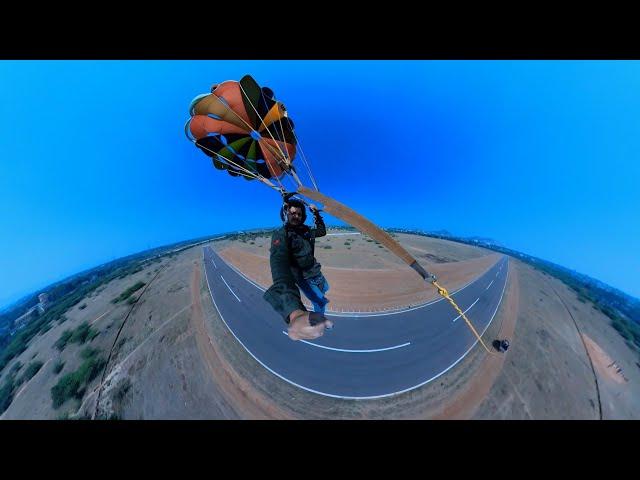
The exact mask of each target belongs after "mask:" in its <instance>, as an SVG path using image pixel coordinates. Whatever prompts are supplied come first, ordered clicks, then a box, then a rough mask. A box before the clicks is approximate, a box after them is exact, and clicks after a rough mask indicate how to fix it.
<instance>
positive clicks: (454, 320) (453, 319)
mask: <svg viewBox="0 0 640 480" xmlns="http://www.w3.org/2000/svg"><path fill="white" fill-rule="evenodd" d="M478 300H480V299H479V298H476V301H475V302H473V303H472V304H471V307H473V306H474V305H475V304H476V303H478ZM471 307H469V308H467V309H466V310H465V311H464V312H462V313H467V312H468V311H469V310H471ZM461 316H462V315H458V316H457V317H456V318H454V319H453V321H454V322H455V321H456V320H458V319H459V318H460V317H461Z"/></svg>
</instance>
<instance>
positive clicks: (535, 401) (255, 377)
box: [2, 235, 640, 419]
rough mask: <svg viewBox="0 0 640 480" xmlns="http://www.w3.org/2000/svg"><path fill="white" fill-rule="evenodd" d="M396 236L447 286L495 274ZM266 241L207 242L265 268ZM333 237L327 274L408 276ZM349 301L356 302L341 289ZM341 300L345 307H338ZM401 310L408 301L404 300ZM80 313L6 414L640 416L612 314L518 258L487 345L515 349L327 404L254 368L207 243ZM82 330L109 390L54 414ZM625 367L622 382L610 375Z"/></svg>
mask: <svg viewBox="0 0 640 480" xmlns="http://www.w3.org/2000/svg"><path fill="white" fill-rule="evenodd" d="M353 237H357V236H355V235H354V236H353ZM399 238H400V239H401V242H402V243H403V245H405V246H407V247H408V249H410V251H411V252H412V253H413V254H415V255H423V257H422V258H421V259H420V261H421V262H424V265H425V267H427V268H434V269H435V267H439V268H442V269H443V270H442V271H443V272H445V271H446V270H447V269H450V272H452V277H451V278H453V276H454V275H455V274H457V273H456V272H455V266H458V267H460V268H461V269H466V270H465V272H466V273H465V274H467V275H469V274H471V272H472V271H475V272H476V274H479V273H481V272H482V271H483V268H484V269H486V268H488V267H485V266H484V264H483V263H482V262H490V261H491V262H494V261H495V255H494V254H493V252H490V251H487V250H484V249H477V248H474V247H471V246H467V245H460V244H456V243H454V242H447V241H442V240H436V239H428V238H426V237H414V236H410V235H399ZM268 241H269V239H268V238H264V239H262V241H260V239H258V240H257V241H256V242H255V243H254V244H253V245H251V244H248V243H247V244H243V243H242V242H229V241H227V240H222V241H216V242H212V243H211V246H212V247H213V248H214V249H216V250H217V251H220V252H222V251H226V252H227V254H228V252H232V253H233V252H234V251H235V252H236V253H235V255H237V256H239V257H243V258H262V259H264V258H266V257H267V255H268ZM325 241H326V242H327V244H328V245H332V247H333V248H331V249H318V251H317V253H318V255H317V257H318V259H319V260H320V262H321V263H322V264H323V269H326V271H327V272H340V271H342V272H344V274H345V275H346V274H347V273H348V272H349V270H340V269H341V268H343V269H344V268H346V267H347V266H349V263H346V262H347V260H348V259H349V258H352V259H353V263H354V265H353V267H354V269H355V270H354V273H353V274H354V275H358V269H360V270H370V273H371V272H375V273H376V274H380V275H384V274H385V273H386V274H392V273H393V272H398V271H400V269H401V268H407V267H403V264H402V262H401V261H396V260H395V258H394V257H392V256H391V254H389V253H388V252H386V250H385V249H382V248H379V247H378V246H376V245H375V244H374V243H373V242H367V241H366V238H364V237H361V236H360V238H353V239H352V240H350V241H348V240H347V239H345V238H344V237H343V236H336V237H329V238H328V239H327V240H325ZM345 242H346V243H348V244H349V245H344V243H345ZM347 247H351V248H350V249H349V248H347ZM241 251H242V252H245V253H240V252H241ZM492 256H493V257H492ZM229 258H231V257H229ZM260 261H264V260H260ZM256 262H258V260H256ZM429 262H430V263H429ZM473 262H475V263H473ZM427 263H429V265H427ZM487 265H488V263H487ZM474 268H475V270H473V269H474ZM332 269H333V270H332ZM409 273H412V272H411V271H409ZM327 275H329V273H328V274H327ZM413 275H415V273H414V274H413ZM442 275H443V277H444V275H445V274H444V273H443V274H442ZM462 277H463V275H461V274H460V278H458V280H457V281H459V282H463V281H464V279H462ZM380 278H382V277H380ZM140 279H141V280H143V281H146V282H147V283H148V286H147V289H146V290H145V292H144V293H143V294H142V295H141V296H140V299H139V300H138V302H137V303H136V304H135V305H133V306H130V305H117V306H114V305H113V304H111V303H110V301H111V299H112V298H114V297H116V296H117V295H118V294H120V293H121V292H122V291H123V290H125V289H126V288H127V287H128V286H130V285H132V284H133V283H135V282H136V281H138V280H140ZM268 280H269V281H270V278H269V279H268ZM330 281H332V282H333V283H332V289H333V290H338V288H337V286H336V285H339V286H340V288H342V289H345V291H346V288H347V287H348V285H347V284H344V283H342V284H341V283H340V282H341V280H340V276H339V275H337V276H334V277H333V279H332V280H330ZM407 285H409V283H407ZM446 286H447V287H449V288H450V286H449V285H446ZM353 292H354V290H351V295H352V296H353V297H355V294H354V293H353ZM336 293H337V292H336ZM402 293H404V292H402V291H399V293H398V295H402ZM358 294H360V292H358ZM341 295H343V296H345V297H344V298H347V297H348V294H347V293H345V292H342V293H341ZM335 298H336V302H338V298H341V297H338V296H337V297H335ZM394 301H395V302H396V304H401V303H402V302H403V301H406V300H405V299H399V300H398V299H395V300H394ZM82 303H83V302H81V303H80V304H79V305H81V304H82ZM391 303H392V302H389V303H387V304H385V305H390V304H391ZM86 304H87V307H86V308H85V309H83V310H80V309H79V308H78V306H76V307H74V308H72V309H71V310H70V311H69V312H68V313H67V317H68V318H69V320H68V321H67V322H65V323H63V324H62V325H56V326H54V327H53V328H52V329H51V330H49V331H48V332H46V333H45V334H44V335H41V336H38V337H36V338H35V339H34V340H33V341H32V343H31V344H30V345H29V348H28V349H27V350H26V351H25V352H23V353H22V354H21V355H20V356H19V357H18V358H17V359H14V360H13V361H12V362H11V363H10V364H9V365H8V366H7V367H6V369H5V371H7V369H10V368H11V366H12V365H13V364H14V363H15V361H16V360H19V361H21V362H22V363H23V365H25V366H26V365H28V363H29V361H31V360H32V358H33V359H37V360H41V361H43V362H45V365H44V366H43V367H42V369H41V370H40V371H39V372H38V373H37V374H36V375H35V376H34V377H33V378H32V379H31V380H30V381H29V382H28V383H26V384H25V385H24V386H22V387H21V389H20V390H19V391H18V393H17V395H16V397H15V399H14V401H13V403H12V404H11V406H10V407H9V409H8V410H7V411H6V412H5V414H4V415H3V416H2V418H29V419H37V418H42V419H45V418H48V419H54V418H58V417H60V416H61V415H64V414H69V415H71V417H72V418H73V417H83V416H91V415H92V414H93V413H94V412H95V411H96V400H97V398H98V392H100V402H99V405H98V409H97V411H98V414H99V416H100V417H101V418H105V417H106V418H109V417H115V418H123V419H458V418H462V419H466V418H474V419H574V418H575V419H595V418H600V416H602V418H605V419H610V418H612V419H613V418H640V391H639V386H640V368H638V367H639V364H638V363H636V362H639V361H640V360H638V354H637V352H634V351H632V350H630V348H629V347H628V346H627V345H626V343H625V342H624V340H623V339H622V338H621V337H620V336H619V334H618V333H617V332H616V331H615V330H614V329H613V328H612V327H611V326H610V324H609V321H608V318H606V317H605V316H604V315H603V314H602V313H601V312H599V311H597V310H595V309H594V308H593V306H592V305H591V304H589V303H581V302H580V301H578V299H577V296H576V294H575V293H574V292H573V291H572V290H570V289H569V288H567V287H566V286H565V285H564V284H563V283H561V282H560V281H558V280H556V279H554V278H552V277H549V276H548V275H546V274H544V273H542V272H539V271H537V270H535V269H534V268H532V267H530V266H528V265H526V264H524V263H522V262H520V261H519V260H516V259H510V262H509V279H508V282H507V286H506V288H505V292H504V297H503V300H502V303H501V305H500V308H499V309H498V311H497V313H496V316H495V318H494V321H493V322H492V325H491V327H490V328H489V329H488V330H487V332H486V333H485V336H484V338H487V339H491V338H497V337H499V338H502V337H507V338H509V339H510V340H511V348H510V349H509V351H508V352H507V353H506V354H505V355H501V356H498V357H493V356H489V355H487V354H486V352H484V351H483V350H482V349H481V348H480V347H479V346H476V347H475V348H474V349H473V350H472V351H471V352H470V353H469V354H468V355H467V357H465V359H464V360H463V361H461V362H460V363H459V364H458V365H456V367H454V368H452V369H451V370H450V371H448V372H447V373H446V374H444V375H442V376H441V377H439V378H437V379H436V380H434V381H432V382H430V383H429V384H427V385H425V386H423V387H421V388H418V389H415V390H412V391H410V392H406V393H404V394H400V395H397V396H394V397H388V398H383V399H378V400H361V401H356V400H338V399H332V398H328V397H322V396H320V395H316V394H313V393H310V392H306V391H303V390H300V389H298V388H296V387H294V386H292V385H290V384H288V383H286V382H284V381H282V380H280V379H279V378H277V377H275V376H274V375H272V374H271V373H270V372H268V371H267V370H266V369H264V368H263V367H262V366H261V365H259V364H258V363H257V362H256V361H255V360H254V359H253V358H252V357H251V356H250V355H249V354H248V353H247V352H246V351H245V350H244V348H243V347H242V346H241V345H240V344H239V343H238V342H237V341H236V340H235V338H234V337H233V335H232V334H231V333H230V332H229V330H228V329H227V327H226V326H225V325H224V323H223V322H222V320H221V319H220V318H219V317H218V315H217V312H216V310H215V308H214V306H213V303H212V301H211V297H210V295H209V291H208V288H207V285H206V280H205V278H204V270H203V266H202V247H201V246H199V247H194V248H191V249H188V250H185V251H183V252H181V253H179V254H177V255H176V256H174V257H171V258H164V259H163V260H162V261H161V262H160V263H156V264H152V265H151V266H149V267H148V268H146V269H145V270H143V271H141V272H138V273H136V274H134V275H131V276H130V277H127V278H124V279H118V280H114V281H113V282H111V283H110V284H108V285H107V286H106V287H105V288H104V289H102V290H101V291H99V292H97V293H96V294H95V295H93V296H91V297H89V298H87V299H86ZM344 305H345V306H351V305H358V301H357V300H356V299H355V298H351V299H350V300H348V301H346V300H345V303H344ZM382 307H384V305H382V306H380V305H378V306H377V307H376V308H382ZM345 308H346V307H345ZM125 318H127V321H126V323H125V324H124V326H123V328H122V332H121V333H120V336H119V337H118V341H117V342H115V340H116V332H117V330H118V329H119V327H120V326H121V325H122V322H123V320H124V319H125ZM84 320H86V321H89V322H92V324H93V326H94V327H95V328H97V329H98V330H99V331H100V335H98V336H97V337H96V338H95V339H94V340H93V342H91V344H90V345H91V346H92V347H93V348H99V349H100V350H101V351H102V352H103V354H104V355H105V356H106V355H107V354H108V352H109V351H110V349H111V347H112V346H114V349H113V355H112V357H111V359H110V361H109V365H108V366H107V369H106V375H105V382H104V383H103V384H102V386H101V383H100V378H96V379H95V380H94V381H93V382H92V383H91V385H89V388H88V389H87V393H86V394H85V396H84V398H83V399H82V400H81V401H68V402H66V403H65V404H64V405H63V406H62V407H61V408H59V409H57V410H55V409H53V408H52V405H51V397H50V389H51V387H52V386H53V385H54V384H55V383H56V382H57V379H58V378H60V376H61V375H63V374H64V373H67V372H69V371H72V370H74V369H75V368H77V366H78V365H79V363H80V359H79V355H78V354H79V351H80V350H81V349H82V348H83V347H84V346H86V345H83V346H78V345H75V344H70V345H69V346H67V348H66V349H65V350H64V351H63V352H61V353H60V352H58V351H57V349H56V348H55V347H54V346H53V344H54V342H55V341H56V340H57V339H58V338H59V336H60V334H61V333H62V331H63V330H65V329H68V328H75V327H76V326H77V325H79V323H80V322H82V321H84ZM58 359H61V360H62V361H64V362H65V366H64V369H63V371H62V372H61V373H60V374H58V375H56V374H54V372H53V371H52V365H53V363H55V361H56V360H58ZM612 362H615V370H614V367H613V365H612V366H611V367H608V365H610V364H611V363H612ZM24 368H25V367H24V366H23V367H22V369H24ZM618 369H620V373H616V371H617V370H618ZM21 371H22V370H21ZM21 371H20V372H19V374H20V373H21ZM3 373H4V372H3ZM621 378H622V380H621ZM624 378H626V379H627V380H628V381H625V380H624ZM100 386H101V388H100ZM600 412H601V413H600Z"/></svg>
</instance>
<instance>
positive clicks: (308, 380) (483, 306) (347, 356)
mask: <svg viewBox="0 0 640 480" xmlns="http://www.w3.org/2000/svg"><path fill="white" fill-rule="evenodd" d="M203 258H204V265H205V272H206V278H207V283H208V285H209V291H210V293H211V299H212V300H213V303H214V305H215V307H216V309H217V310H218V312H219V314H220V317H221V318H222V320H223V321H224V323H225V324H226V325H227V327H228V328H229V330H230V331H231V333H232V334H233V335H234V336H235V337H236V339H237V340H238V341H239V342H240V344H241V345H242V346H243V347H244V348H245V349H246V350H247V351H248V352H249V354H251V355H252V356H253V357H254V358H255V359H256V360H257V361H258V362H259V363H260V364H261V365H262V366H263V367H265V368H266V369H267V370H269V371H270V372H271V373H273V374H274V375H277V376H278V377H280V378H282V379H283V380H285V381H287V382H289V383H291V384H293V385H295V386H297V387H299V388H303V389H305V390H307V391H310V392H314V393H317V394H320V395H326V396H330V397H338V398H350V399H365V398H380V397H385V396H390V395H395V394H398V393H402V392H406V391H409V390H412V389H414V388H418V387H420V386H422V385H424V384H426V383H428V382H430V381H432V380H435V379H436V378H438V377H439V376H440V375H442V374H444V373H445V372H446V371H447V370H449V369H450V368H452V367H453V366H455V365H456V364H457V363H458V362H460V361H461V360H462V359H463V358H464V357H465V355H466V354H467V353H468V352H469V351H470V350H471V349H472V348H473V346H474V345H475V344H476V343H477V339H476V338H475V336H474V335H473V333H472V332H471V331H470V330H469V327H468V326H467V325H466V324H465V321H464V319H462V318H460V317H458V313H457V312H456V311H455V310H454V309H453V308H452V306H451V305H449V303H448V302H447V301H446V300H444V299H441V300H435V301H432V302H429V303H427V304H425V305H422V306H418V307H412V308H407V309H404V310H399V311H394V312H392V313H374V314H371V313H362V314H340V313H334V312H329V311H328V312H327V314H328V315H329V316H331V320H332V321H333V322H334V327H333V329H332V330H327V331H325V334H324V336H323V337H320V338H318V339H316V340H313V341H306V340H300V341H292V340H290V339H289V337H288V336H287V334H286V328H287V324H286V323H285V322H284V320H283V319H282V317H280V316H279V315H278V314H277V313H276V312H275V311H274V310H273V309H272V308H271V306H270V305H269V304H268V303H267V302H266V301H265V300H264V299H263V298H262V294H263V293H264V290H263V289H262V288H260V287H259V286H258V285H256V284H254V283H253V282H251V281H250V280H249V279H248V278H246V277H245V276H244V275H242V274H241V273H240V272H239V271H237V270H236V269H235V268H234V267H231V266H230V265H229V264H227V263H226V262H225V261H224V260H223V259H222V258H221V257H220V256H219V255H218V254H217V253H216V252H215V251H214V250H213V249H212V248H211V247H204V248H203ZM508 268H509V266H508V259H507V257H502V258H501V259H500V260H499V261H498V262H497V263H496V264H495V265H494V266H493V267H491V269H489V271H487V272H486V273H485V274H484V275H482V276H480V277H479V278H477V279H476V280H474V281H472V282H471V283H469V284H468V285H466V286H464V287H463V288H461V289H460V290H458V291H457V292H455V293H454V294H453V295H452V296H453V298H454V300H455V301H456V303H457V304H458V306H459V307H460V308H461V309H462V311H463V312H465V315H466V316H467V318H469V319H470V320H471V322H473V325H474V327H475V328H476V330H477V331H478V332H479V333H480V332H484V331H485V330H486V329H487V327H488V326H489V324H490V323H491V321H492V320H493V318H494V316H495V314H496V312H497V310H498V307H499V305H500V302H501V301H502V296H503V294H504V289H505V286H506V282H507V276H508ZM445 287H446V285H445ZM425 288H433V287H432V286H430V285H428V284H425ZM330 306H331V304H329V305H328V307H330ZM493 340H494V339H489V338H485V337H483V341H484V342H485V344H487V346H489V347H490V344H491V342H492V341H493ZM490 348H491V347H490Z"/></svg>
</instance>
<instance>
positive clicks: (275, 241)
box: [273, 238, 280, 247]
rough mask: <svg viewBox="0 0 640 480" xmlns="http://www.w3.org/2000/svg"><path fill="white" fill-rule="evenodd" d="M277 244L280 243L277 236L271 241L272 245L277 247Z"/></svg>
mask: <svg viewBox="0 0 640 480" xmlns="http://www.w3.org/2000/svg"><path fill="white" fill-rule="evenodd" d="M278 245H280V239H279V238H276V239H275V240H274V241H273V246H274V247H277V246H278Z"/></svg>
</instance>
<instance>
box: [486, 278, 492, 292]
mask: <svg viewBox="0 0 640 480" xmlns="http://www.w3.org/2000/svg"><path fill="white" fill-rule="evenodd" d="M491 285H493V280H491V283H490V284H489V286H488V287H487V288H485V290H489V287H490V286H491Z"/></svg>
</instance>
